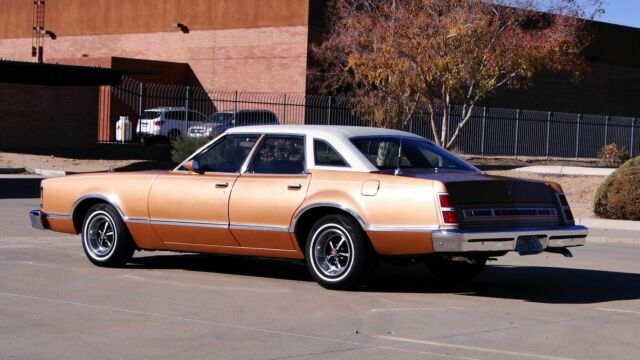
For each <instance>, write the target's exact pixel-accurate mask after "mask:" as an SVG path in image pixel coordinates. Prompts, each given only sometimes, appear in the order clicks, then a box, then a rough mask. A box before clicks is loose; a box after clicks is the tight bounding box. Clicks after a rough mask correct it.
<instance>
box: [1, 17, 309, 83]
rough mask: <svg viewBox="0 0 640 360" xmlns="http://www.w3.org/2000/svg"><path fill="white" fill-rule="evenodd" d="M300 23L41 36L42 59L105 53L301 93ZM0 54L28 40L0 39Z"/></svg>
mask: <svg viewBox="0 0 640 360" xmlns="http://www.w3.org/2000/svg"><path fill="white" fill-rule="evenodd" d="M307 32H308V27H307V26H306V25H304V26H281V27H262V28H250V29H220V30H198V31H191V32H190V33H188V34H183V33H181V32H179V31H176V32H157V33H136V34H111V35H83V36H59V37H58V39H57V40H49V39H47V40H45V50H44V58H45V62H48V63H73V64H78V63H83V64H91V60H92V59H95V62H96V65H101V62H100V61H102V60H100V59H104V58H108V57H112V56H114V57H125V58H134V59H148V60H160V61H170V62H179V63H186V64H189V65H190V67H191V69H192V70H193V73H194V74H195V76H196V77H197V79H198V81H199V82H200V83H201V84H202V85H203V86H204V87H206V88H212V89H221V90H241V91H242V90H245V91H273V92H304V91H305V90H306V71H307ZM0 58H5V59H12V60H27V61H30V60H31V59H32V58H31V39H30V38H20V39H0Z"/></svg>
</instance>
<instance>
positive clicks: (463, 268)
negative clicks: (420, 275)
mask: <svg viewBox="0 0 640 360" xmlns="http://www.w3.org/2000/svg"><path fill="white" fill-rule="evenodd" d="M486 263H487V259H485V258H474V259H472V260H471V262H467V261H453V260H450V259H447V258H444V257H440V256H438V257H431V258H427V259H425V265H426V266H427V269H429V272H431V274H432V275H433V276H435V277H436V278H437V279H438V280H442V281H450V282H466V281H470V280H472V279H473V278H475V277H476V276H478V274H480V272H481V271H482V269H484V266H485V264H486Z"/></svg>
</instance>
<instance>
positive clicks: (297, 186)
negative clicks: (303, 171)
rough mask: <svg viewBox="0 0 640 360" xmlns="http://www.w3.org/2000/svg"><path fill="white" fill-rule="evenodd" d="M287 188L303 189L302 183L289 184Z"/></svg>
mask: <svg viewBox="0 0 640 360" xmlns="http://www.w3.org/2000/svg"><path fill="white" fill-rule="evenodd" d="M287 189H289V190H300V189H302V185H300V184H295V185H287Z"/></svg>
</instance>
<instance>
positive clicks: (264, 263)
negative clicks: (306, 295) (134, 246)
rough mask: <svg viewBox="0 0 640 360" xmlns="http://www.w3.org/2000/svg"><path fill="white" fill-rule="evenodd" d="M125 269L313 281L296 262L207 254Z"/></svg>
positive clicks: (156, 259) (162, 258)
mask: <svg viewBox="0 0 640 360" xmlns="http://www.w3.org/2000/svg"><path fill="white" fill-rule="evenodd" d="M127 267H131V268H141V269H180V270H189V271H201V272H213V273H220V274H231V275H245V276H255V277H264V278H273V279H283V280H302V281H313V279H312V278H311V276H310V275H309V273H308V272H307V268H306V265H305V264H304V263H302V262H300V261H286V260H277V259H267V258H252V257H241V256H225V255H211V254H175V255H151V256H140V257H134V258H133V259H132V260H131V261H129V264H128V265H127Z"/></svg>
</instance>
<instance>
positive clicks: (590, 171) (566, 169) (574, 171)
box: [514, 166, 616, 176]
mask: <svg viewBox="0 0 640 360" xmlns="http://www.w3.org/2000/svg"><path fill="white" fill-rule="evenodd" d="M514 170H515V171H525V172H531V173H536V174H550V175H577V176H609V175H611V174H612V173H613V172H614V171H616V169H612V168H594V167H581V166H525V167H521V168H517V169H514Z"/></svg>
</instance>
